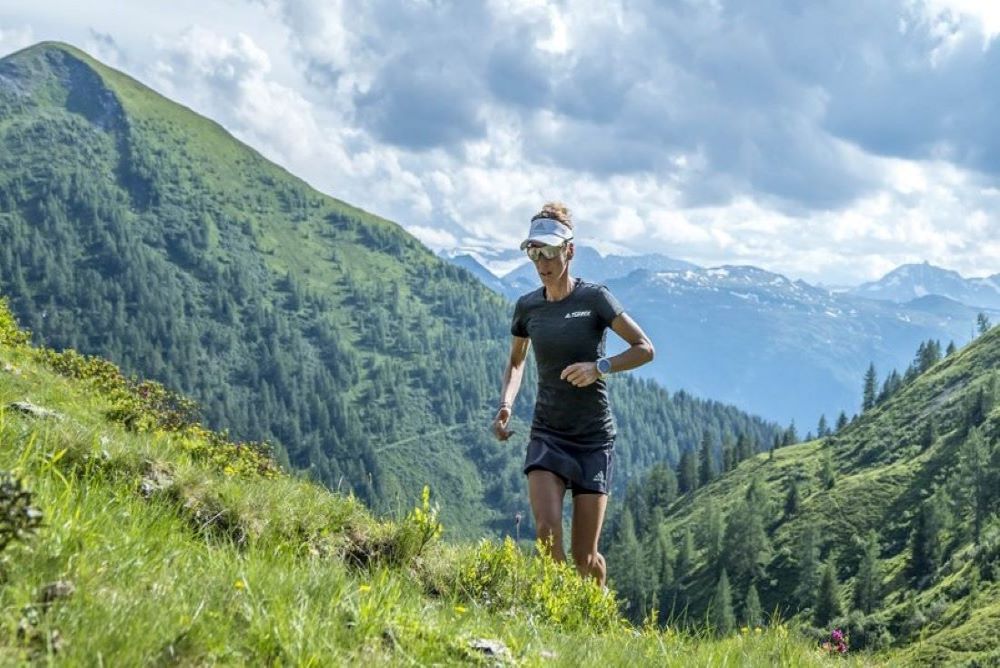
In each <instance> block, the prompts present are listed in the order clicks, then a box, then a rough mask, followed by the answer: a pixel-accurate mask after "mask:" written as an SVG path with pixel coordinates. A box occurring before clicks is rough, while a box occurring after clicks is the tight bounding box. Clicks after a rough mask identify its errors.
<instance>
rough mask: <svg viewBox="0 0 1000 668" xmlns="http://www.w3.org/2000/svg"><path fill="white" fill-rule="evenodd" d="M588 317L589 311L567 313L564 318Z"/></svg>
mask: <svg viewBox="0 0 1000 668" xmlns="http://www.w3.org/2000/svg"><path fill="white" fill-rule="evenodd" d="M589 315H590V311H573V312H572V313H567V314H566V315H565V316H563V317H565V318H585V317H587V316H589Z"/></svg>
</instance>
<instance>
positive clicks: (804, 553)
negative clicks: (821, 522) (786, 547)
mask: <svg viewBox="0 0 1000 668" xmlns="http://www.w3.org/2000/svg"><path fill="white" fill-rule="evenodd" d="M795 554H797V555H798V564H797V566H796V569H795V570H796V574H797V576H798V584H797V585H796V587H795V599H796V601H798V603H799V605H800V606H801V607H806V606H809V605H812V604H813V603H814V602H815V601H816V592H817V591H818V588H819V568H820V563H819V535H818V533H817V530H816V525H815V524H812V523H810V524H807V525H806V527H805V529H804V530H803V532H802V534H801V535H800V536H799V540H798V542H797V546H796V549H795Z"/></svg>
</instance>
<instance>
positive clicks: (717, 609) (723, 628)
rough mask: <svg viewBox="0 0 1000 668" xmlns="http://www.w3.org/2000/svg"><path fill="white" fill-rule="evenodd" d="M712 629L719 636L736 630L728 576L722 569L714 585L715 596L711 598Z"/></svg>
mask: <svg viewBox="0 0 1000 668" xmlns="http://www.w3.org/2000/svg"><path fill="white" fill-rule="evenodd" d="M710 619H711V622H712V627H713V628H714V629H715V632H716V633H717V634H718V635H720V636H723V635H728V634H730V633H732V632H733V629H734V628H736V615H734V614H733V595H732V592H731V591H730V589H729V576H728V575H727V574H726V569H725V568H723V569H722V575H720V576H719V581H718V583H717V584H716V585H715V596H713V597H712V613H711V618H710Z"/></svg>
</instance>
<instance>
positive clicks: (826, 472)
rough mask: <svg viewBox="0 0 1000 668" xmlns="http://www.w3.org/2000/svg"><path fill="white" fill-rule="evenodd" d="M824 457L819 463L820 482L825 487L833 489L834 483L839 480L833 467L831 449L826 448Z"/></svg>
mask: <svg viewBox="0 0 1000 668" xmlns="http://www.w3.org/2000/svg"><path fill="white" fill-rule="evenodd" d="M822 457H823V459H822V461H821V462H820V465H819V483H820V485H822V486H823V489H833V486H834V484H836V482H837V473H836V471H835V470H834V468H833V459H832V458H831V456H830V451H829V450H824V451H823V455H822Z"/></svg>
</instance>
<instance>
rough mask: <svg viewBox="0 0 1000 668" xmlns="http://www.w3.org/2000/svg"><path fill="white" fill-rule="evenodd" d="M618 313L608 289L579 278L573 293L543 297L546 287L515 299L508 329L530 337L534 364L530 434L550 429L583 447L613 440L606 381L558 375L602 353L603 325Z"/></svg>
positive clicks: (512, 332) (617, 307) (613, 433)
mask: <svg viewBox="0 0 1000 668" xmlns="http://www.w3.org/2000/svg"><path fill="white" fill-rule="evenodd" d="M622 311H624V309H623V308H622V305H621V304H620V303H619V302H618V300H617V299H615V298H614V296H612V294H611V293H610V292H608V289H607V288H606V287H604V286H603V285H596V284H594V283H587V282H586V281H583V280H581V279H579V278H578V279H576V282H575V284H574V286H573V291H572V292H570V293H569V294H568V295H567V296H566V297H565V298H563V299H560V300H559V301H556V302H550V301H546V300H545V288H544V287H542V288H539V289H537V290H535V291H534V292H529V293H528V294H526V295H524V296H522V297H521V298H520V299H518V300H517V305H516V306H515V307H514V319H513V321H512V322H511V326H510V333H511V334H513V335H514V336H519V337H522V338H530V339H531V345H532V347H533V348H534V349H535V362H536V364H537V366H538V399H537V401H536V402H535V417H534V420H533V421H532V424H531V431H532V433H535V432H543V433H550V434H553V435H555V436H560V437H562V438H565V439H567V440H570V441H572V442H574V443H578V444H579V445H581V446H585V447H588V446H600V445H605V444H607V442H608V441H611V440H612V439H614V437H615V421H614V417H612V415H611V406H610V404H609V402H608V388H607V384H606V383H605V382H604V380H601V379H598V380H597V381H596V382H594V383H592V384H590V385H588V386H587V387H575V386H574V385H573V384H572V383H570V382H569V381H567V380H562V379H561V378H559V374H561V373H562V371H563V369H565V368H566V367H567V366H569V365H570V364H575V363H577V362H596V361H597V359H598V358H599V357H603V356H604V340H605V335H606V333H607V329H608V328H609V327H610V326H611V322H612V321H613V320H614V319H615V318H616V317H617V316H618V315H619V314H620V313H622Z"/></svg>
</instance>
